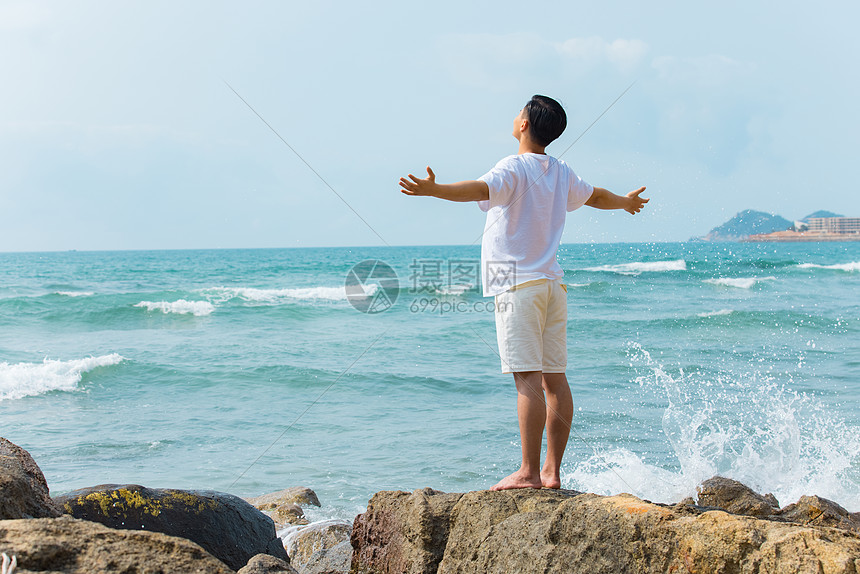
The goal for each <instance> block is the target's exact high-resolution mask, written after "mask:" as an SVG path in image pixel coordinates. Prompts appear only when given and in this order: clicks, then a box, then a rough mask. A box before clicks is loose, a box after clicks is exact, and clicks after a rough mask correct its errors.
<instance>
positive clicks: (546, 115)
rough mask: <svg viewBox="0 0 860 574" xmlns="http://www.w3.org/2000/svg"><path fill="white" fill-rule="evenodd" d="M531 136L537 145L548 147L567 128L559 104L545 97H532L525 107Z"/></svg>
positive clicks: (564, 116)
mask: <svg viewBox="0 0 860 574" xmlns="http://www.w3.org/2000/svg"><path fill="white" fill-rule="evenodd" d="M525 111H526V114H525V115H526V119H528V121H529V130H530V131H531V136H532V138H533V139H534V140H535V142H537V143H538V144H539V145H542V146H544V147H546V146H548V145H549V144H550V143H552V142H553V141H554V140H555V139H557V138H558V136H560V135H561V134H562V133H563V132H564V129H565V128H566V127H567V114H565V113H564V108H562V107H561V104H560V103H558V102H557V101H555V100H554V99H552V98H548V97H546V96H537V95H535V96H532V99H530V100H529V102H528V103H527V104H526V106H525Z"/></svg>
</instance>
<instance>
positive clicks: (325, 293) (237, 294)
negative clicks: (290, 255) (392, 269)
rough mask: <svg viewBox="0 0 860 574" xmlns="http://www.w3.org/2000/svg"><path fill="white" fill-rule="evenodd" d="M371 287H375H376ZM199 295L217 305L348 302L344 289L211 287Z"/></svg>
mask: <svg viewBox="0 0 860 574" xmlns="http://www.w3.org/2000/svg"><path fill="white" fill-rule="evenodd" d="M371 286H372V287H375V285H371ZM198 293H200V294H201V295H203V296H204V297H206V298H207V299H209V300H210V301H214V302H215V303H224V302H227V301H230V300H231V299H240V300H242V301H247V302H251V303H270V304H272V303H282V302H284V301H286V300H290V299H303V300H314V299H316V300H327V301H346V289H344V288H343V287H296V288H285V289H256V288H254V287H211V288H209V289H202V290H200V291H198ZM371 294H372V293H371Z"/></svg>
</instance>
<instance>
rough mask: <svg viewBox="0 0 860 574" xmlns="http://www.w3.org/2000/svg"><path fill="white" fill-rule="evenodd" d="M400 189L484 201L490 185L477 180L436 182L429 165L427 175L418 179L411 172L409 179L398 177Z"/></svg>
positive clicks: (449, 198) (453, 198) (451, 198)
mask: <svg viewBox="0 0 860 574" xmlns="http://www.w3.org/2000/svg"><path fill="white" fill-rule="evenodd" d="M400 187H402V188H403V189H401V190H400V191H402V192H403V193H405V194H406V195H425V196H428V197H438V198H439V199H447V200H448V201H486V200H488V199H490V186H488V185H487V184H486V183H485V182H483V181H479V180H470V181H460V182H457V183H436V174H435V173H433V170H432V169H430V168H429V167H428V168H427V177H426V178H425V179H418V178H417V177H415V176H414V175H412V174H411V173H410V174H409V179H407V178H405V177H401V178H400Z"/></svg>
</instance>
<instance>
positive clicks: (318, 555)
mask: <svg viewBox="0 0 860 574" xmlns="http://www.w3.org/2000/svg"><path fill="white" fill-rule="evenodd" d="M351 531H352V525H351V524H350V523H349V522H347V521H344V520H322V521H320V522H314V523H312V524H310V525H308V526H298V527H296V528H295V529H294V530H293V531H292V532H290V533H289V534H287V536H286V537H285V538H284V545H285V546H286V548H287V554H289V555H290V564H292V565H293V566H294V567H295V568H296V570H298V571H299V574H345V573H346V572H349V567H350V563H351V561H352V544H350V542H349V536H350V532H351Z"/></svg>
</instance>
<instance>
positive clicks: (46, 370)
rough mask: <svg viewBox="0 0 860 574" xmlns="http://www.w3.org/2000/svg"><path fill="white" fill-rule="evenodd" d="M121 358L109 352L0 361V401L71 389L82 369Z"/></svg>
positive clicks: (77, 381)
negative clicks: (38, 360) (67, 358)
mask: <svg viewBox="0 0 860 574" xmlns="http://www.w3.org/2000/svg"><path fill="white" fill-rule="evenodd" d="M124 360H125V359H124V358H123V357H121V356H120V355H118V354H116V353H113V354H110V355H103V356H101V357H87V358H85V359H74V360H71V361H55V360H51V359H45V360H44V361H43V362H41V363H16V364H14V365H10V364H9V363H5V362H4V363H0V401H3V400H7V399H20V398H23V397H28V396H33V395H40V394H42V393H47V392H49V391H73V390H75V389H76V388H77V385H78V383H79V382H81V377H82V376H83V374H84V373H86V372H88V371H91V370H93V369H96V368H98V367H107V366H110V365H117V364H119V363H121V362H122V361H124Z"/></svg>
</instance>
